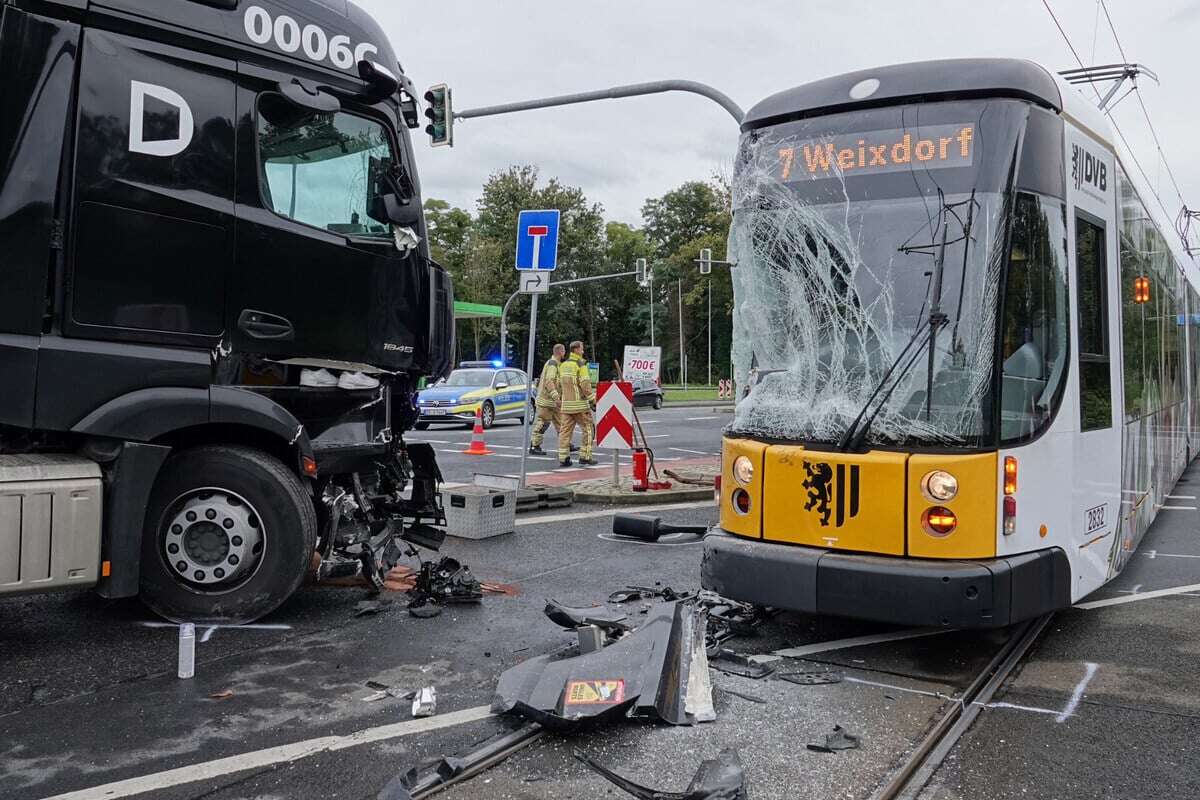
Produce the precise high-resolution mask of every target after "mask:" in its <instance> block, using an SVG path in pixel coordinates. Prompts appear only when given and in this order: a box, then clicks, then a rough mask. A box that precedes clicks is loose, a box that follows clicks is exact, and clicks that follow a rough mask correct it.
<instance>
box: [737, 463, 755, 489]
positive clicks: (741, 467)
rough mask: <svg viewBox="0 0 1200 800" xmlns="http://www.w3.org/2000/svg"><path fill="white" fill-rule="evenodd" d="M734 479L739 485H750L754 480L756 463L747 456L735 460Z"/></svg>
mask: <svg viewBox="0 0 1200 800" xmlns="http://www.w3.org/2000/svg"><path fill="white" fill-rule="evenodd" d="M733 477H734V478H736V479H737V482H738V483H741V484H749V483H750V481H752V480H754V462H753V461H751V460H750V459H748V458H746V457H745V456H738V457H737V458H735V459H734V460H733Z"/></svg>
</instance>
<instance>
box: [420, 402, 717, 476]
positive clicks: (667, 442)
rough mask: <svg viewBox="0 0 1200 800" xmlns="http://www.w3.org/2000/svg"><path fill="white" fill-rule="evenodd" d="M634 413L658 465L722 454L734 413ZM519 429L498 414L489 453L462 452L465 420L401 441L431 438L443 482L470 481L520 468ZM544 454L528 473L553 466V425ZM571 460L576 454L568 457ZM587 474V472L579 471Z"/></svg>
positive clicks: (467, 437) (607, 458) (602, 454)
mask: <svg viewBox="0 0 1200 800" xmlns="http://www.w3.org/2000/svg"><path fill="white" fill-rule="evenodd" d="M637 411H638V417H639V418H640V420H641V423H642V427H643V429H644V431H645V434H646V440H647V442H648V443H649V445H650V448H651V449H652V450H653V451H654V454H655V461H656V462H657V463H659V464H660V465H670V464H671V463H672V462H675V461H681V460H688V459H695V458H700V457H704V456H710V457H716V456H719V455H720V454H721V429H722V428H724V427H725V426H726V425H728V424H729V422H730V420H732V419H733V416H732V415H731V414H729V413H727V411H726V410H725V409H717V410H714V406H699V407H686V408H672V407H667V408H663V409H660V410H658V411H655V410H654V409H651V408H639V409H638V410H637ZM523 437H524V429H523V428H522V427H521V425H520V424H519V423H517V421H516V420H508V419H502V420H498V421H497V422H496V425H495V426H494V427H493V428H491V429H490V430H488V431H485V433H484V441H485V442H486V443H487V446H488V449H490V450H492V451H493V455H490V456H468V455H463V452H462V451H463V450H466V449H467V446H468V445H469V444H470V442H471V428H469V427H466V426H464V425H443V424H439V423H435V424H433V425H432V426H431V427H430V428H429V429H428V430H425V431H411V432H409V433H406V434H405V435H404V438H405V441H411V442H430V443H431V444H433V446H434V447H435V448H436V449H437V457H438V463H439V464H440V465H441V468H442V474H443V476H444V477H445V479H446V480H447V481H451V482H456V483H457V482H461V483H469V482H470V481H471V479H472V478H473V476H474V474H475V473H476V472H484V473H489V474H497V475H516V474H518V473H519V472H520V470H521V446H522V442H523V441H524V438H523ZM574 441H575V444H576V445H578V444H579V443H580V434H579V433H576V434H575V439H574ZM542 447H543V449H544V450H545V451H546V452H547V455H545V456H529V460H528V466H527V469H528V470H529V475H530V476H531V477H532V478H533V479H534V480H536V479H537V478H538V477H540V476H542V475H545V474H548V473H551V472H554V471H557V470H558V457H557V455H554V454H553V453H554V450H555V449H556V448H557V447H558V441H557V439H555V438H554V429H553V428H551V430H550V434H549V435H548V436H547V437H546V442H545V443H544V444H543V445H542ZM573 460H575V458H574V457H573ZM596 460H597V461H599V462H600V465H599V466H597V467H593V468H592V470H593V471H599V472H600V473H601V475H603V474H605V473H604V472H603V471H604V470H609V471H611V470H612V452H611V451H598V452H597V453H596ZM621 463H622V464H628V463H629V456H628V454H625V455H622V456H621ZM583 476H584V477H586V473H583Z"/></svg>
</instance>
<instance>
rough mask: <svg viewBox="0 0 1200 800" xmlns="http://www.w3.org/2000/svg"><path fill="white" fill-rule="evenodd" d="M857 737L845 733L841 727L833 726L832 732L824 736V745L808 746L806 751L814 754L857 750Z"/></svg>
mask: <svg viewBox="0 0 1200 800" xmlns="http://www.w3.org/2000/svg"><path fill="white" fill-rule="evenodd" d="M858 745H859V737H858V736H856V735H855V734H853V733H847V732H846V729H845V728H843V727H842V726H841V725H834V726H833V730H832V731H831V732H829V733H827V734H825V743H824V744H810V745H808V749H809V750H812V751H813V752H814V753H833V752H835V751H837V750H857V749H858Z"/></svg>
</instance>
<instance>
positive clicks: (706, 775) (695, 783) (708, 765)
mask: <svg viewBox="0 0 1200 800" xmlns="http://www.w3.org/2000/svg"><path fill="white" fill-rule="evenodd" d="M575 757H576V758H577V759H579V760H580V761H582V762H583V763H584V764H586V765H587V766H588V767H590V768H591V769H592V770H594V771H595V772H597V773H599V774H600V775H601V776H602V777H603V778H605V779H606V780H607V781H608V782H609V783H612V784H613V785H615V786H617V787H619V788H621V789H623V790H625V791H626V792H628V793H629V794H631V795H633V796H634V797H638V798H641V799H642V800H748V798H749V795H748V794H747V793H746V772H745V770H744V769H743V768H742V760H741V758H739V757H738V752H737V750H734V749H726V750H722V751H721V753H720V755H718V756H717V757H716V758H714V759H706V760H704V761H701V762H700V768H699V769H698V770H697V771H696V775H695V777H693V778H692V781H691V783H689V784H688V787H687V789H685V790H684V791H682V792H666V791H661V790H659V789H650V788H648V787H646V786H642V785H640V784H637V783H634V782H633V781H631V780H629V779H628V778H626V777H624V776H622V775H618V774H617V773H615V772H613V771H612V770H610V769H609V768H608V767H606V766H604V765H603V764H601V763H600V762H598V761H596V760H594V759H592V758H590V757H588V756H587V755H585V754H583V753H582V752H580V751H579V750H576V751H575Z"/></svg>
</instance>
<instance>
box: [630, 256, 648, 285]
mask: <svg viewBox="0 0 1200 800" xmlns="http://www.w3.org/2000/svg"><path fill="white" fill-rule="evenodd" d="M633 270H634V272H633V277H634V279H635V280H636V281H637V282H638V284H639V285H641V286H645V285H646V284H647V283H648V282H649V280H650V267H649V266H647V264H646V259H644V258H639V259H638V260H637V261H635V262H633Z"/></svg>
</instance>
